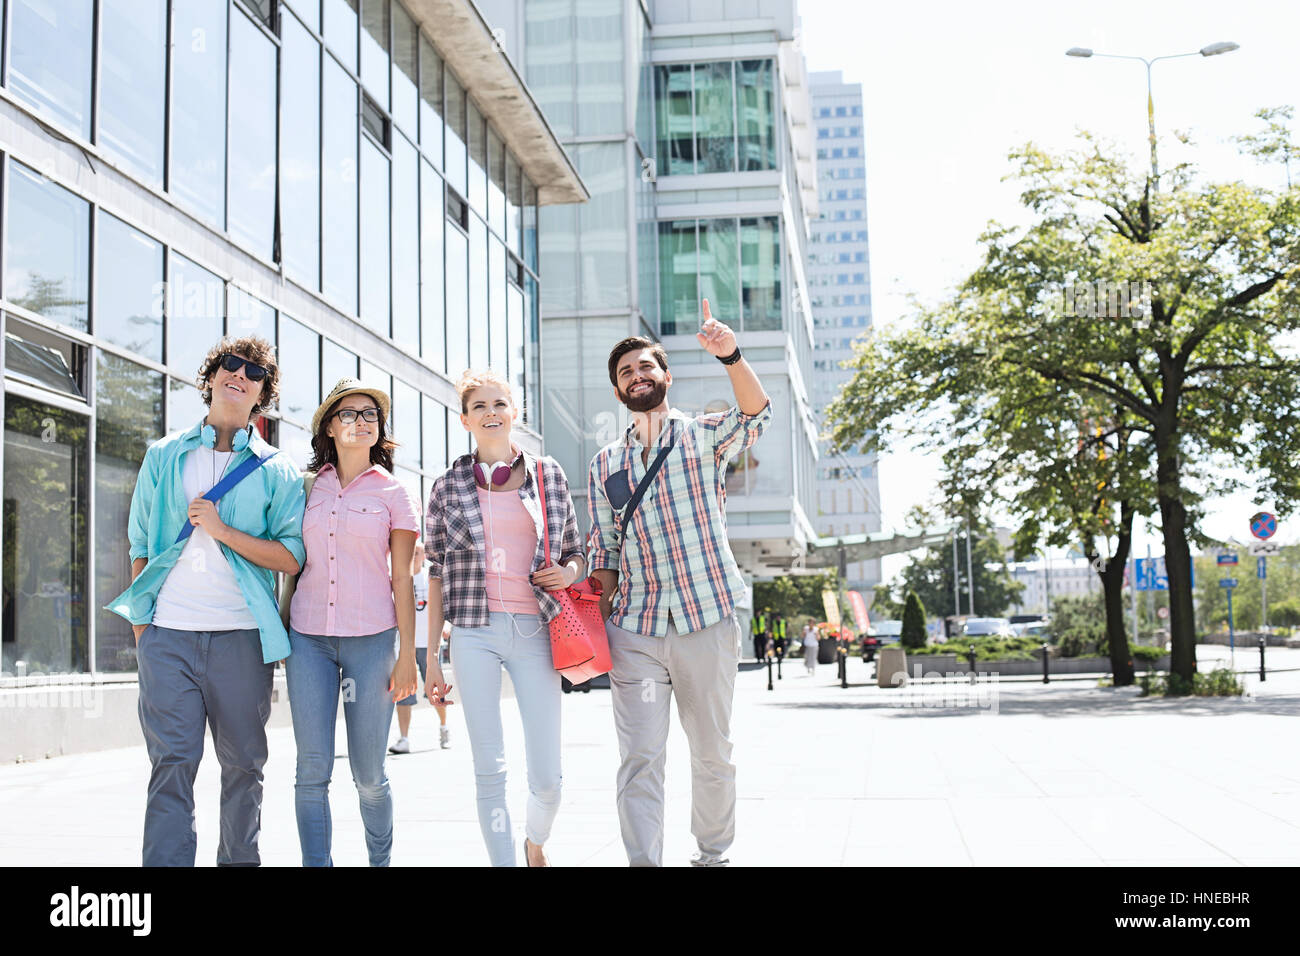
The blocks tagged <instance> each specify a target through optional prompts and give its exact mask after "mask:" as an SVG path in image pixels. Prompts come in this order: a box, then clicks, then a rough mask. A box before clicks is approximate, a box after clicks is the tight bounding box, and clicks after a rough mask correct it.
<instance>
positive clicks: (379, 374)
mask: <svg viewBox="0 0 1300 956" xmlns="http://www.w3.org/2000/svg"><path fill="white" fill-rule="evenodd" d="M358 378H360V379H361V384H362V385H373V386H375V387H376V388H382V389H383V390H384V392H385V393H387V394H388V396H389V398H390V399H391V398H392V395H393V376H391V375H389V374H388V373H387V372H385V371H384V370H383V369H382V368H380V367H379V366H378V365H376V364H374V363H373V362H367V361H366V360H365V359H362V360H361V374H360V375H359V376H358Z"/></svg>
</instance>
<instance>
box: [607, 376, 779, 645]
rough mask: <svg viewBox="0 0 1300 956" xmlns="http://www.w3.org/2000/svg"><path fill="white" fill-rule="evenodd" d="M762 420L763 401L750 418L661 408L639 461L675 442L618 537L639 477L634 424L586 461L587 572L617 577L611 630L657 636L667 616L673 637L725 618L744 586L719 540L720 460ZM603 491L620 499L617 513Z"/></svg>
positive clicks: (723, 522)
mask: <svg viewBox="0 0 1300 956" xmlns="http://www.w3.org/2000/svg"><path fill="white" fill-rule="evenodd" d="M771 421H772V403H771V402H768V404H767V406H766V407H764V409H763V410H762V411H761V412H759V413H758V414H757V415H746V414H745V413H744V412H742V411H741V410H740V409H739V408H736V407H734V406H733V407H732V408H730V409H728V410H727V411H725V412H717V413H714V414H709V415H700V416H698V417H695V418H692V417H690V416H688V415H686V414H684V413H683V412H681V411H678V410H677V409H675V408H674V409H672V410H670V411H669V413H668V415H667V416H666V417H665V420H664V427H663V431H662V432H661V434H660V436H659V443H658V445H657V446H656V447H655V448H653V449H651V450H650V455H649V456H648V461H653V460H654V456H655V455H657V454H658V453H659V448H661V447H663V445H664V444H665V443H666V442H668V441H675V442H676V444H675V445H674V446H673V450H672V451H671V452H670V453H669V454H668V457H667V458H666V459H664V463H663V466H662V467H661V468H660V470H659V474H657V475H656V476H655V479H654V483H653V484H652V485H651V487H650V488H649V489H648V490H647V491H646V493H645V497H644V498H642V499H641V504H640V506H638V508H637V510H636V512H635V513H634V514H633V515H632V518H631V523H630V525H629V527H628V528H626V529H625V531H626V533H624V531H621V530H620V528H619V521H620V520H621V515H622V511H623V509H624V507H625V506H626V504H627V497H628V496H629V495H630V493H631V492H634V491H635V490H636V486H637V484H638V483H639V482H640V481H641V480H642V479H643V478H644V477H645V473H646V470H647V465H646V464H643V463H642V461H641V452H642V450H643V446H642V444H641V442H640V441H639V440H638V439H637V436H636V427H635V423H633V424H632V425H629V426H628V428H627V431H626V432H624V434H623V437H622V438H621V439H619V440H618V441H615V442H612V443H610V444H609V445H606V446H605V447H604V448H602V449H601V450H600V451H599V452H598V453H597V454H596V457H595V458H593V459H592V462H591V471H590V473H589V474H588V478H587V490H588V495H587V509H588V513H589V515H590V517H591V531H590V532H589V534H588V536H587V551H588V558H589V565H588V566H589V567H590V569H591V570H592V571H596V570H599V569H601V568H613V569H616V570H617V571H618V573H619V577H618V594H617V595H616V596H615V598H614V605H613V612H612V613H611V614H610V618H609V620H610V623H612V624H614V625H615V626H616V627H621V628H623V629H624V630H627V631H631V632H633V633H635V634H642V635H645V636H647V637H649V636H654V637H664V636H666V635H667V634H668V613H669V611H671V612H672V616H673V624H674V626H675V627H676V628H677V630H678V631H679V632H682V633H688V632H693V631H698V630H701V629H703V628H706V627H709V626H710V625H712V624H716V623H717V622H718V621H720V620H722V619H723V618H724V617H726V616H727V615H728V614H730V613H731V611H732V609H733V608H734V607H735V606H736V602H737V601H738V600H739V599H740V597H741V596H742V595H744V594H745V591H746V588H745V582H744V579H743V578H741V576H740V568H739V567H737V565H736V558H735V556H734V555H733V554H732V553H731V546H730V545H729V544H728V543H727V514H726V505H727V488H726V484H725V482H726V477H727V462H728V461H730V460H732V459H733V458H736V457H738V456H739V455H740V454H741V453H742V452H744V451H745V450H746V449H748V448H749V447H750V446H751V445H753V444H754V442H756V441H758V437H759V435H761V434H762V433H763V429H765V428H766V427H767V425H768V423H769V422H771ZM620 472H626V475H620V474H619V473H620ZM611 493H613V494H614V495H615V497H616V499H621V500H618V501H617V504H618V507H617V508H616V507H615V503H612V502H611V500H610V497H609V495H610V494H611Z"/></svg>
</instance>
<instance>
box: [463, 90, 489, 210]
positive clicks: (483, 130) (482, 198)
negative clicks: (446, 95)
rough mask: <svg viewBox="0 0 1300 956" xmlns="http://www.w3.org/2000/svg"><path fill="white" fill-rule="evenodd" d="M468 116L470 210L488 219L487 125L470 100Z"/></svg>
mask: <svg viewBox="0 0 1300 956" xmlns="http://www.w3.org/2000/svg"><path fill="white" fill-rule="evenodd" d="M467 102H468V104H469V105H468V107H467V109H466V116H467V117H468V123H469V127H468V128H469V135H468V139H467V140H466V142H467V143H468V144H469V193H468V194H467V195H466V196H465V198H466V199H468V200H469V205H470V208H471V209H473V210H474V211H475V212H477V213H478V214H479V215H480V216H483V217H484V218H486V217H487V124H486V123H484V122H483V114H482V113H480V112H479V111H478V108H477V107H476V106H475V105H474V101H473V100H468V99H467Z"/></svg>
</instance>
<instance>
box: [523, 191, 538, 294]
mask: <svg viewBox="0 0 1300 956" xmlns="http://www.w3.org/2000/svg"><path fill="white" fill-rule="evenodd" d="M524 265H526V266H528V268H530V269H532V270H533V272H536V271H537V190H536V189H535V188H534V187H533V184H532V183H531V182H529V180H528V177H527V176H525V177H524Z"/></svg>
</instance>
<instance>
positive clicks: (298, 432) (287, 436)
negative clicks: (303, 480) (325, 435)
mask: <svg viewBox="0 0 1300 956" xmlns="http://www.w3.org/2000/svg"><path fill="white" fill-rule="evenodd" d="M276 447H278V448H279V449H280V450H281V451H283V452H284V453H285V454H286V455H288V456H289V460H290V461H291V462H293V463H294V464H295V465H297V466H298V468H299V469H300V470H302V471H306V470H307V465H308V464H309V463H310V462H311V432H310V431H308V430H307V429H306V428H299V427H298V426H297V425H291V424H290V423H289V422H284V421H282V422H280V423H279V433H278V434H277V435H276Z"/></svg>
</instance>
